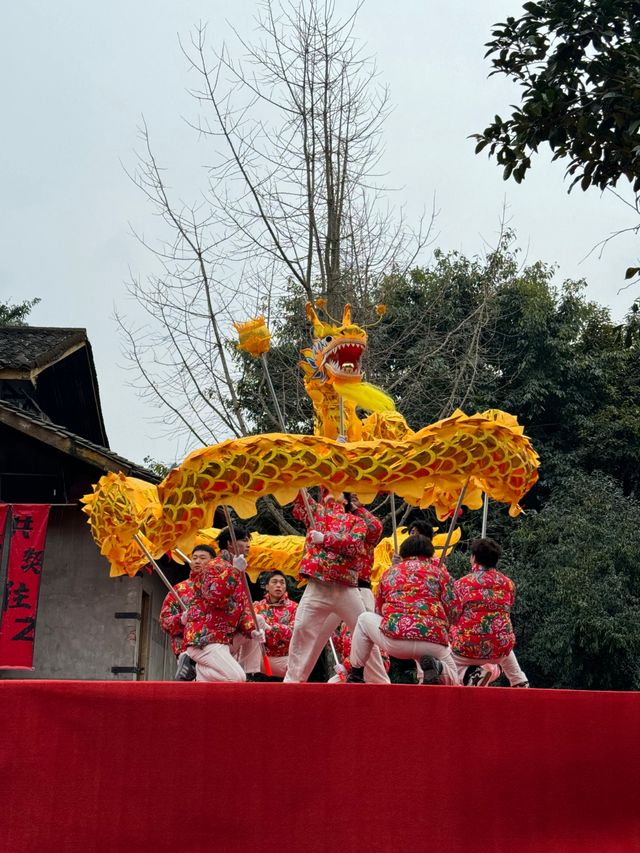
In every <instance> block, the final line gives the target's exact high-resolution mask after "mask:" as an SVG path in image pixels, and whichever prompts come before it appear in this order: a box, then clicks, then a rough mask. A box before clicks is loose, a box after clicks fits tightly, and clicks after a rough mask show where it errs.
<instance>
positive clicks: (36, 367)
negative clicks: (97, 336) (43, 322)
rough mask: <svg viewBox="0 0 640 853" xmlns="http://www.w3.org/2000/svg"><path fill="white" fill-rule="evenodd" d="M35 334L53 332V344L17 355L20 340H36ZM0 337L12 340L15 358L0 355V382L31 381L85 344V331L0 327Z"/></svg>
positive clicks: (37, 327)
mask: <svg viewBox="0 0 640 853" xmlns="http://www.w3.org/2000/svg"><path fill="white" fill-rule="evenodd" d="M38 333H41V334H44V335H47V334H50V333H56V334H55V337H57V338H58V340H56V342H55V343H52V344H51V343H49V344H46V345H44V346H43V345H41V346H38V345H37V344H33V343H32V344H30V345H29V346H28V347H27V350H28V349H29V347H30V348H31V349H32V350H33V351H35V352H36V354H35V355H34V354H33V353H31V354H29V353H28V352H26V353H25V352H20V349H19V345H20V340H21V339H22V340H23V341H24V339H25V338H35V339H36V340H37V335H38ZM0 338H4V339H5V340H8V341H11V340H12V339H15V352H16V355H15V356H14V357H13V359H11V358H8V357H7V356H6V355H0V379H28V380H30V381H31V382H34V381H35V379H36V377H37V376H38V374H39V373H42V371H43V370H46V369H47V367H51V366H52V365H53V364H56V362H58V361H61V360H62V359H63V358H66V357H67V356H68V355H71V353H73V352H75V351H76V350H78V349H81V348H82V347H83V346H86V345H87V344H88V339H87V330H86V329H65V328H56V327H51V326H0Z"/></svg>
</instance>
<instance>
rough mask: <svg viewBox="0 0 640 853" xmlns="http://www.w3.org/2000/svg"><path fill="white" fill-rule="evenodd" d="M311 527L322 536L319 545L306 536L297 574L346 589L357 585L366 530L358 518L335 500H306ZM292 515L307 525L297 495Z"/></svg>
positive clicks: (305, 514) (299, 498) (301, 502)
mask: <svg viewBox="0 0 640 853" xmlns="http://www.w3.org/2000/svg"><path fill="white" fill-rule="evenodd" d="M309 504H310V505H311V510H312V512H313V516H314V528H313V529H315V530H319V531H320V532H321V533H324V542H323V543H322V545H314V544H313V542H312V541H311V538H310V535H309V533H307V539H306V541H305V543H304V553H303V555H302V561H301V562H300V575H301V576H302V577H305V578H314V579H315V580H320V581H335V582H336V583H341V584H344V585H345V586H357V585H358V567H359V563H358V561H359V560H360V559H361V558H362V555H363V554H364V550H365V544H364V543H365V539H366V536H367V528H366V527H365V525H364V522H362V521H361V520H360V519H359V518H357V517H356V516H355V515H352V514H351V513H349V512H345V511H344V509H343V507H342V505H341V504H339V503H338V502H337V501H332V500H329V501H326V502H325V503H317V502H316V501H314V500H313V498H309ZM293 515H294V517H295V518H296V519H297V520H298V521H300V522H303V523H304V524H306V525H307V526H308V525H309V519H308V518H307V513H306V511H305V507H304V503H303V501H302V498H301V497H300V495H298V497H297V498H296V500H295V503H294V506H293Z"/></svg>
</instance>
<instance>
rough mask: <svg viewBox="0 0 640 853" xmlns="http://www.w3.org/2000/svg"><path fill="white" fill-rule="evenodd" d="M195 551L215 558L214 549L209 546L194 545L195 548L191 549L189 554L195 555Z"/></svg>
mask: <svg viewBox="0 0 640 853" xmlns="http://www.w3.org/2000/svg"><path fill="white" fill-rule="evenodd" d="M196 551H206V552H207V554H209V555H210V556H212V557H215V556H216V552H215V548H212V547H211V545H196V547H195V548H193V549H192V551H191V553H192V554H195V552H196Z"/></svg>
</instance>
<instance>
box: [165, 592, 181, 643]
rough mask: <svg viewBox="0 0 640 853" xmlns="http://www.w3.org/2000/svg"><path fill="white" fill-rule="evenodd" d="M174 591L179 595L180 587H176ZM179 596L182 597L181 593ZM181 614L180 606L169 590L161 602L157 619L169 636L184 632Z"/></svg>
mask: <svg viewBox="0 0 640 853" xmlns="http://www.w3.org/2000/svg"><path fill="white" fill-rule="evenodd" d="M176 592H177V593H178V595H180V592H181V591H180V589H177V590H176ZM180 597H181V598H182V596H181V595H180ZM185 603H186V602H185ZM181 616H182V607H180V605H179V604H178V602H177V600H176V597H175V595H174V594H173V593H171V592H170V593H169V595H168V596H167V597H166V598H165V600H164V601H163V602H162V607H161V609H160V620H159V621H160V627H161V628H162V630H163V631H166V632H167V634H169V635H170V636H171V637H176V636H177V635H178V634H182V633H183V632H184V625H183V624H182V620H181V618H180V617H181Z"/></svg>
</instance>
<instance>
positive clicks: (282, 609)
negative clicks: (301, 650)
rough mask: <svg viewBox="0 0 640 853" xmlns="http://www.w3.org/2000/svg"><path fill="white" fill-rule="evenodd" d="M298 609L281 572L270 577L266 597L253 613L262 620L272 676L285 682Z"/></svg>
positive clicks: (272, 573)
mask: <svg viewBox="0 0 640 853" xmlns="http://www.w3.org/2000/svg"><path fill="white" fill-rule="evenodd" d="M297 609H298V605H297V604H296V602H295V601H291V599H290V598H289V596H288V595H287V580H286V578H285V576H284V575H283V573H282V572H279V571H277V570H276V571H274V572H271V574H270V575H269V579H268V581H267V583H266V586H265V596H264V598H263V599H262V601H258V602H257V603H256V604H255V606H254V610H255V611H256V614H260V615H261V616H262V618H263V619H264V622H265V624H264V631H265V635H266V643H265V645H266V650H267V657H268V658H269V663H270V664H271V672H272V673H273V675H274V676H277V677H279V678H284V676H285V674H286V672H287V665H288V663H289V644H290V642H291V637H292V635H293V626H294V622H295V618H296V610H297Z"/></svg>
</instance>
